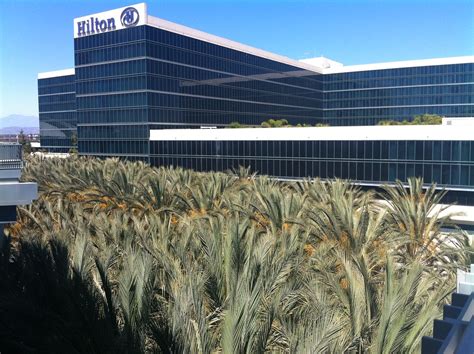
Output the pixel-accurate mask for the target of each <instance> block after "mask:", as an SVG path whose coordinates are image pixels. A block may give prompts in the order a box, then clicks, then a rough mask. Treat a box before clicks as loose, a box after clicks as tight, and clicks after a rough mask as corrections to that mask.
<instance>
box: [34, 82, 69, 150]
mask: <svg viewBox="0 0 474 354" xmlns="http://www.w3.org/2000/svg"><path fill="white" fill-rule="evenodd" d="M38 104H39V121H40V141H41V147H42V148H44V149H47V150H48V151H51V152H68V151H69V150H70V149H71V147H72V143H73V141H74V138H73V135H76V137H77V116H76V89H75V77H74V75H67V76H58V77H51V78H45V79H38Z"/></svg>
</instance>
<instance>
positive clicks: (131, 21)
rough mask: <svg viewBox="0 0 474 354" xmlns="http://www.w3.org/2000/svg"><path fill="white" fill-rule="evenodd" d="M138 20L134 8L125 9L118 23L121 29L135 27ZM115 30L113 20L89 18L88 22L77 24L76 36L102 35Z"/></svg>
mask: <svg viewBox="0 0 474 354" xmlns="http://www.w3.org/2000/svg"><path fill="white" fill-rule="evenodd" d="M139 20H140V15H139V13H138V11H137V9H136V8H134V7H127V8H126V9H125V10H123V11H122V14H121V15H120V22H121V23H122V26H123V27H132V26H136V25H137V23H138V21H139ZM115 29H116V26H115V18H113V17H111V18H108V19H106V20H100V19H98V18H95V17H91V18H90V19H88V20H85V21H80V22H77V36H78V37H82V36H88V35H90V34H96V33H103V32H108V31H113V30H115Z"/></svg>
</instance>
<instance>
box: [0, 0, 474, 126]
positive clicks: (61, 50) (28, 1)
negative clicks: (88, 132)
mask: <svg viewBox="0 0 474 354" xmlns="http://www.w3.org/2000/svg"><path fill="white" fill-rule="evenodd" d="M138 2H140V1H139V0H137V1H133V0H131V1H130V0H128V1H127V0H107V1H104V0H63V1H59V0H0V5H1V9H2V16H1V17H0V117H3V116H5V115H8V114H13V113H18V114H28V115H37V114H38V104H37V96H36V95H37V88H36V75H37V73H38V72H42V71H51V70H58V69H63V68H70V67H73V66H74V57H73V50H74V49H73V19H74V17H79V16H83V15H88V14H92V13H96V12H101V11H105V10H110V9H113V8H117V7H122V6H125V5H130V4H134V3H138ZM147 3H148V11H149V13H150V14H151V15H153V16H156V17H161V18H164V19H167V20H170V21H173V22H177V23H180V24H183V25H186V26H189V27H193V28H196V29H200V30H203V31H205V32H209V33H212V34H215V35H218V36H222V37H225V38H229V39H232V40H235V41H238V42H242V43H245V44H248V45H251V46H254V47H257V48H261V49H265V50H268V51H271V52H274V53H278V54H282V55H285V56H288V57H291V58H294V59H301V58H306V57H313V56H320V55H324V56H326V57H328V58H331V59H334V60H337V61H340V62H342V63H344V64H345V65H350V64H364V63H377V62H384V61H397V60H410V59H425V58H436V57H447V56H463V55H473V54H474V1H473V0H443V1H441V0H398V1H395V0H353V1H350V0H345V1H342V0H321V1H320V0H314V1H310V0H306V1H303V0H252V1H251V0H246V1H237V0H214V1H211V0H202V1H198V0H195V1H192V0H149V1H147Z"/></svg>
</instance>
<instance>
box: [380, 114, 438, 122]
mask: <svg viewBox="0 0 474 354" xmlns="http://www.w3.org/2000/svg"><path fill="white" fill-rule="evenodd" d="M442 121H443V117H441V116H438V115H436V114H419V115H416V116H414V117H413V119H412V120H411V121H408V120H406V119H405V120H403V121H401V122H400V121H396V120H381V121H379V122H378V123H377V124H378V125H439V124H442Z"/></svg>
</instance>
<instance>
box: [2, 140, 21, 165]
mask: <svg viewBox="0 0 474 354" xmlns="http://www.w3.org/2000/svg"><path fill="white" fill-rule="evenodd" d="M22 167H23V162H22V158H21V145H20V144H8V143H0V170H19V169H21V168H22Z"/></svg>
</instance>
